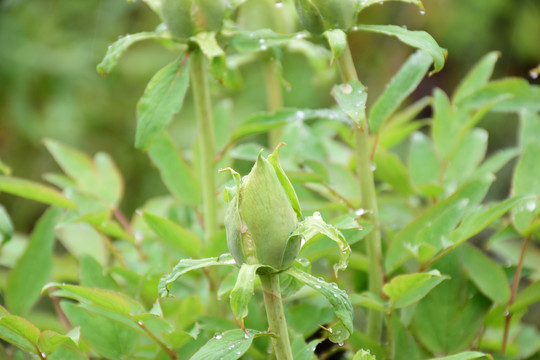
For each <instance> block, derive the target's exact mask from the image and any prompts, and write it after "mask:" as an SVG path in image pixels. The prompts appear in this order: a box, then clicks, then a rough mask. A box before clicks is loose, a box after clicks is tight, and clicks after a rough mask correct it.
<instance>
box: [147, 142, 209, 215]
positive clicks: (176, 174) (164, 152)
mask: <svg viewBox="0 0 540 360" xmlns="http://www.w3.org/2000/svg"><path fill="white" fill-rule="evenodd" d="M148 156H149V157H150V159H151V160H152V162H153V163H154V164H155V165H156V166H157V168H158V169H159V172H160V175H161V178H162V180H163V182H164V183H165V185H166V186H167V188H168V189H169V191H170V192H171V193H172V194H173V195H175V196H176V197H178V199H180V200H181V201H183V202H185V203H186V204H188V205H192V206H196V205H199V204H200V203H201V201H202V190H201V184H200V182H199V181H198V180H197V178H196V177H195V174H194V173H193V171H192V170H191V169H190V168H189V167H188V165H187V164H186V161H185V160H184V158H183V157H182V155H181V154H180V152H179V151H178V149H177V148H176V146H175V145H174V143H173V142H172V140H171V138H170V136H169V135H168V134H163V135H161V136H158V137H157V138H156V140H155V141H154V143H153V144H152V145H151V146H150V148H149V149H148ZM179 179H182V181H179Z"/></svg>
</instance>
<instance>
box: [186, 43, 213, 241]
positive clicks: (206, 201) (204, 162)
mask: <svg viewBox="0 0 540 360" xmlns="http://www.w3.org/2000/svg"><path fill="white" fill-rule="evenodd" d="M207 73H208V69H207V67H206V62H205V58H204V55H203V54H202V52H201V51H200V50H199V49H195V50H193V53H192V54H191V66H190V81H191V88H192V89H193V97H194V100H195V111H196V114H197V131H198V134H197V136H198V140H199V146H200V156H201V175H202V179H201V180H202V192H203V216H204V227H205V239H206V241H207V242H208V241H209V240H210V239H211V238H212V237H213V236H214V235H215V233H216V232H217V227H218V226H217V209H216V208H217V206H216V196H215V192H216V179H215V176H216V175H215V173H216V141H215V135H214V120H213V117H212V105H211V102H210V88H209V83H208V76H207Z"/></svg>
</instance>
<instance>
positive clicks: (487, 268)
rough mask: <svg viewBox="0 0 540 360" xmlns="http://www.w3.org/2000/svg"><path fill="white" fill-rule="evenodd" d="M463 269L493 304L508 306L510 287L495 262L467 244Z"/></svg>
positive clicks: (503, 273) (464, 251)
mask: <svg viewBox="0 0 540 360" xmlns="http://www.w3.org/2000/svg"><path fill="white" fill-rule="evenodd" d="M463 267H464V268H465V269H466V270H467V272H468V273H469V278H470V279H471V280H472V281H473V282H474V283H475V284H476V286H478V289H480V291H481V292H482V293H483V294H484V295H486V296H487V297H489V298H490V299H491V300H493V302H495V303H497V304H500V305H506V304H507V303H508V299H510V286H509V284H508V279H507V277H506V274H505V272H504V271H503V269H502V268H501V267H500V265H499V264H497V263H496V262H495V261H493V260H492V259H490V258H489V257H488V256H487V255H485V254H484V253H483V252H482V251H480V250H478V249H477V248H475V247H474V246H471V245H468V244H465V246H464V250H463Z"/></svg>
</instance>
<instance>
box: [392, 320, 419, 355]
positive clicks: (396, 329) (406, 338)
mask: <svg viewBox="0 0 540 360" xmlns="http://www.w3.org/2000/svg"><path fill="white" fill-rule="evenodd" d="M391 321H392V324H391V326H392V332H393V334H394V339H395V340H394V349H393V353H394V354H395V358H394V359H395V360H410V359H419V358H420V356H419V348H418V344H417V343H416V340H415V338H414V336H413V334H412V333H411V331H410V330H409V329H407V328H406V327H405V326H404V325H403V323H402V320H401V319H400V318H399V317H398V316H392V319H391Z"/></svg>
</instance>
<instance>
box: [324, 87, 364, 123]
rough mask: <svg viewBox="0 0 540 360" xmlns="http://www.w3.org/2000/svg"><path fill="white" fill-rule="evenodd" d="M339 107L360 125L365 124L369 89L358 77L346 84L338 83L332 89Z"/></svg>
mask: <svg viewBox="0 0 540 360" xmlns="http://www.w3.org/2000/svg"><path fill="white" fill-rule="evenodd" d="M332 94H333V95H334V98H335V99H336V101H337V103H338V104H339V107H340V108H341V110H343V112H344V113H345V114H347V115H349V117H350V118H351V119H352V120H353V121H354V122H355V123H356V124H358V125H359V126H364V124H365V119H366V100H367V90H366V87H365V86H364V85H362V83H361V82H360V81H358V80H356V79H352V80H349V82H348V83H346V84H341V85H336V86H334V89H333V90H332Z"/></svg>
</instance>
